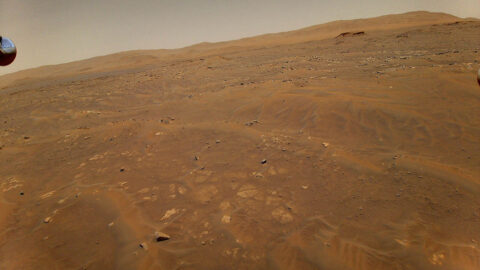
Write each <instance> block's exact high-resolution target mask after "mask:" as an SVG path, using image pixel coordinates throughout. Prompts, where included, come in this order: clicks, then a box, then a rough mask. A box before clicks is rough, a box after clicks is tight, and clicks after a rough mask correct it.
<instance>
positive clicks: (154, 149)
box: [0, 13, 480, 270]
mask: <svg viewBox="0 0 480 270" xmlns="http://www.w3.org/2000/svg"><path fill="white" fill-rule="evenodd" d="M420 15H421V16H420ZM427 15H428V16H427ZM412 18H414V19H415V20H417V21H415V20H414V19H412ZM412 20H413V21H414V22H412ZM388 22H391V23H390V24H388ZM386 25H390V26H388V27H387V26H386ZM375 27H376V28H375ZM479 31H480V22H479V21H465V20H461V19H458V18H454V17H450V16H448V15H444V14H425V13H412V14H405V15H395V16H386V17H381V18H376V19H365V20H361V21H354V22H335V23H331V24H325V25H323V26H315V27H312V28H306V29H303V30H299V31H298V32H295V31H294V32H288V33H281V34H274V35H267V36H263V37H257V38H252V39H244V40H238V41H232V42H225V43H220V44H201V45H197V46H193V47H189V48H184V49H179V50H173V51H136V52H125V53H120V54H116V55H109V56H104V57H97V58H92V59H88V60H84V61H79V62H74V63H68V64H63V65H58V66H49V67H42V68H38V69H33V70H27V71H23V72H18V73H15V74H11V75H6V76H2V77H0V81H1V84H2V86H1V87H2V89H1V90H0V125H1V130H2V132H1V133H0V269H35V270H42V269H49V270H50V269H128V270H130V269H142V270H143V269H328V270H339V269H347V270H367V269H368V270H369V269H427V270H432V269H441V270H445V269H452V270H453V269H463V270H474V269H475V270H476V269H480V226H478V224H479V223H480V207H479V205H480V180H479V179H480V117H479V116H480V88H479V87H478V85H477V82H476V71H477V70H478V68H479V61H480V35H478V33H479ZM345 32H351V33H350V34H344V35H340V36H339V34H341V33H345ZM358 32H364V33H358ZM354 33H357V34H354ZM165 234H166V235H168V237H169V239H168V240H165V237H166V236H165ZM159 236H162V237H164V238H159ZM168 237H166V238H168ZM159 240H162V241H159ZM163 240H165V241H163Z"/></svg>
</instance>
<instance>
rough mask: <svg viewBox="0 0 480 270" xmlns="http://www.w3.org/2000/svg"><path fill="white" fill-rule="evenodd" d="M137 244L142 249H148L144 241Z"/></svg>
mask: <svg viewBox="0 0 480 270" xmlns="http://www.w3.org/2000/svg"><path fill="white" fill-rule="evenodd" d="M138 246H139V247H140V248H143V249H145V250H148V246H147V243H145V242H142V243H140V245H138Z"/></svg>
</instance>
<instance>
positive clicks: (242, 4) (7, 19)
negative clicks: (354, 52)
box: [0, 0, 480, 74]
mask: <svg viewBox="0 0 480 270" xmlns="http://www.w3.org/2000/svg"><path fill="white" fill-rule="evenodd" d="M415 10H428V11H439V12H446V13H450V14H453V15H456V16H459V17H477V18H480V0H336V1H333V0H296V1H293V0H291V1H290V0H255V1H254V0H156V1H155V0H0V35H3V36H6V37H9V38H11V39H12V40H13V41H14V42H15V44H16V45H17V48H18V55H17V59H16V60H15V62H14V63H13V64H12V65H10V66H9V67H0V74H5V73H9V72H13V71H17V70H21V69H25V68H30V67H37V66H42V65H48V64H57V63H63V62H70V61H73V60H79V59H84V58H89V57H93V56H98V55H104V54H110V53H114V52H119V51H125V50H134V49H162V48H178V47H184V46H187V45H191V44H195V43H199V42H203V41H210V42H212V41H222V40H231V39H238V38H242V37H246V36H254V35H258V34H264V33H272V32H281V31H287V30H294V29H297V28H301V27H306V26H311V25H315V24H320V23H324V22H328V21H332V20H339V19H355V18H365V17H374V16H379V15H385V14H392V13H403V12H407V11H415Z"/></svg>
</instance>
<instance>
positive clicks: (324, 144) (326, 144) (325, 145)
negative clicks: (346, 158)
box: [322, 142, 330, 148]
mask: <svg viewBox="0 0 480 270" xmlns="http://www.w3.org/2000/svg"><path fill="white" fill-rule="evenodd" d="M322 145H323V147H325V148H327V147H328V146H329V145H330V144H329V143H327V142H324V143H322Z"/></svg>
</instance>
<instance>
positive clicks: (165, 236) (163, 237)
mask: <svg viewBox="0 0 480 270" xmlns="http://www.w3.org/2000/svg"><path fill="white" fill-rule="evenodd" d="M168 239H170V236H169V235H168V234H165V233H162V232H155V240H156V241H157V242H162V241H167V240H168Z"/></svg>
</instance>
